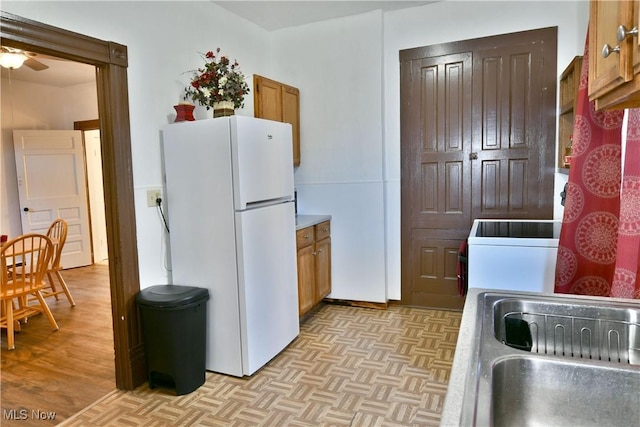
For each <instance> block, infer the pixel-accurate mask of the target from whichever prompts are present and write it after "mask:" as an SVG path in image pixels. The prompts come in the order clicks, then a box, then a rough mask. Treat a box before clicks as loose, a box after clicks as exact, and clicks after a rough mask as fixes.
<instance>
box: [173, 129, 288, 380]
mask: <svg viewBox="0 0 640 427" xmlns="http://www.w3.org/2000/svg"><path fill="white" fill-rule="evenodd" d="M291 135H292V133H291V125H289V124H286V123H279V122H274V121H270V120H263V119H256V118H253V117H245V116H231V117H222V118H216V119H207V120H197V121H191V122H180V123H174V124H170V125H168V126H166V127H165V128H164V130H163V145H164V165H165V176H166V195H165V196H166V197H165V198H166V201H167V217H168V223H169V229H170V234H169V235H170V242H171V243H170V253H171V275H172V283H173V284H175V285H185V286H198V287H203V288H207V289H209V295H210V298H209V301H208V306H207V344H206V345H207V356H206V368H207V370H210V371H214V372H220V373H224V374H228V375H234V376H245V375H252V374H253V373H254V372H256V371H257V370H258V369H260V368H261V367H262V366H264V365H265V364H266V363H267V362H268V361H269V360H271V359H272V358H273V357H275V356H276V355H277V354H278V353H280V351H282V350H283V349H284V348H285V347H286V346H287V345H288V344H289V343H290V342H291V341H293V340H294V339H295V338H296V337H297V336H298V334H299V331H300V329H299V320H298V287H297V266H296V241H295V213H294V203H293V152H292V143H291V138H292V136H291Z"/></svg>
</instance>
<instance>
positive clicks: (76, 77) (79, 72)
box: [0, 56, 96, 87]
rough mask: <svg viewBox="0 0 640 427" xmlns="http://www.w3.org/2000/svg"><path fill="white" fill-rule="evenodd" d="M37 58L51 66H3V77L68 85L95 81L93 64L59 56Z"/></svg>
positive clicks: (51, 84) (61, 85) (57, 85)
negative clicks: (34, 67)
mask: <svg viewBox="0 0 640 427" xmlns="http://www.w3.org/2000/svg"><path fill="white" fill-rule="evenodd" d="M37 60H38V61H39V62H42V63H43V64H45V65H48V66H49V68H48V69H46V70H41V71H34V70H32V69H31V68H29V67H27V66H26V65H23V66H22V67H20V68H18V69H16V70H7V69H6V68H2V67H0V68H2V78H7V79H8V78H9V77H10V78H11V79H13V80H23V81H27V82H32V83H39V84H42V85H46V86H55V87H67V86H73V85H77V84H81V83H89V82H94V81H95V79H96V68H95V67H94V66H93V65H87V64H81V63H79V62H71V61H66V60H64V59H59V58H51V57H46V58H43V57H40V56H37Z"/></svg>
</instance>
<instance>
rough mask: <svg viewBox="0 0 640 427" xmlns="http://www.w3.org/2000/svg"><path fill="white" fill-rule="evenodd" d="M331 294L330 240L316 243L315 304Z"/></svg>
mask: <svg viewBox="0 0 640 427" xmlns="http://www.w3.org/2000/svg"><path fill="white" fill-rule="evenodd" d="M330 293H331V239H330V238H326V239H322V240H319V241H317V242H316V295H315V302H316V303H318V302H320V301H321V300H322V298H324V297H326V296H327V295H329V294H330Z"/></svg>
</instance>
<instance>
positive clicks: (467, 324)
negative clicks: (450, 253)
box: [440, 288, 630, 426]
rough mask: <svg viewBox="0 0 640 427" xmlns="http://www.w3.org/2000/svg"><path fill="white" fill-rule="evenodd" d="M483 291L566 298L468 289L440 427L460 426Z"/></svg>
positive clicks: (622, 300)
mask: <svg viewBox="0 0 640 427" xmlns="http://www.w3.org/2000/svg"><path fill="white" fill-rule="evenodd" d="M482 292H497V293H501V294H506V293H509V294H513V295H514V296H518V295H522V296H527V295H538V296H539V295H555V296H560V297H561V296H563V294H540V293H533V292H510V291H503V290H496V289H480V288H472V289H469V291H468V293H467V297H466V301H465V305H464V311H463V312H462V320H461V322H460V331H459V332H458V342H457V343H456V352H455V355H454V357H453V365H452V367H451V375H450V377H449V385H448V387H447V396H446V398H445V401H444V407H443V409H442V416H441V418H440V425H441V426H459V425H460V417H461V415H462V400H463V397H464V390H465V383H466V380H467V377H468V375H467V374H468V371H469V368H470V366H469V363H470V357H471V352H472V351H473V350H474V349H473V348H472V345H473V336H474V334H476V333H477V332H478V328H479V327H480V325H478V324H477V322H476V314H477V308H478V295H479V294H480V293H482ZM566 296H570V297H571V298H582V299H589V300H600V301H609V302H616V301H619V302H626V303H628V302H629V301H630V300H628V299H622V298H605V297H593V296H584V295H566Z"/></svg>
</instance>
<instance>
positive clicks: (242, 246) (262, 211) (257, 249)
mask: <svg viewBox="0 0 640 427" xmlns="http://www.w3.org/2000/svg"><path fill="white" fill-rule="evenodd" d="M236 241H237V253H238V286H239V291H240V329H241V336H242V362H243V363H242V365H243V371H244V372H243V373H244V375H252V374H253V373H254V372H256V371H257V370H258V369H260V368H261V367H262V366H264V365H265V364H266V363H267V362H268V361H269V360H271V359H272V358H273V357H275V356H276V355H277V354H278V353H280V351H282V350H283V349H284V348H285V347H286V346H287V345H288V344H289V343H290V342H291V341H293V340H294V339H295V337H297V336H298V334H299V332H300V327H299V319H298V285H297V275H298V273H297V266H296V240H295V216H294V209H293V202H286V203H279V204H276V205H271V206H267V207H262V208H258V209H250V210H247V211H243V212H236Z"/></svg>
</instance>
